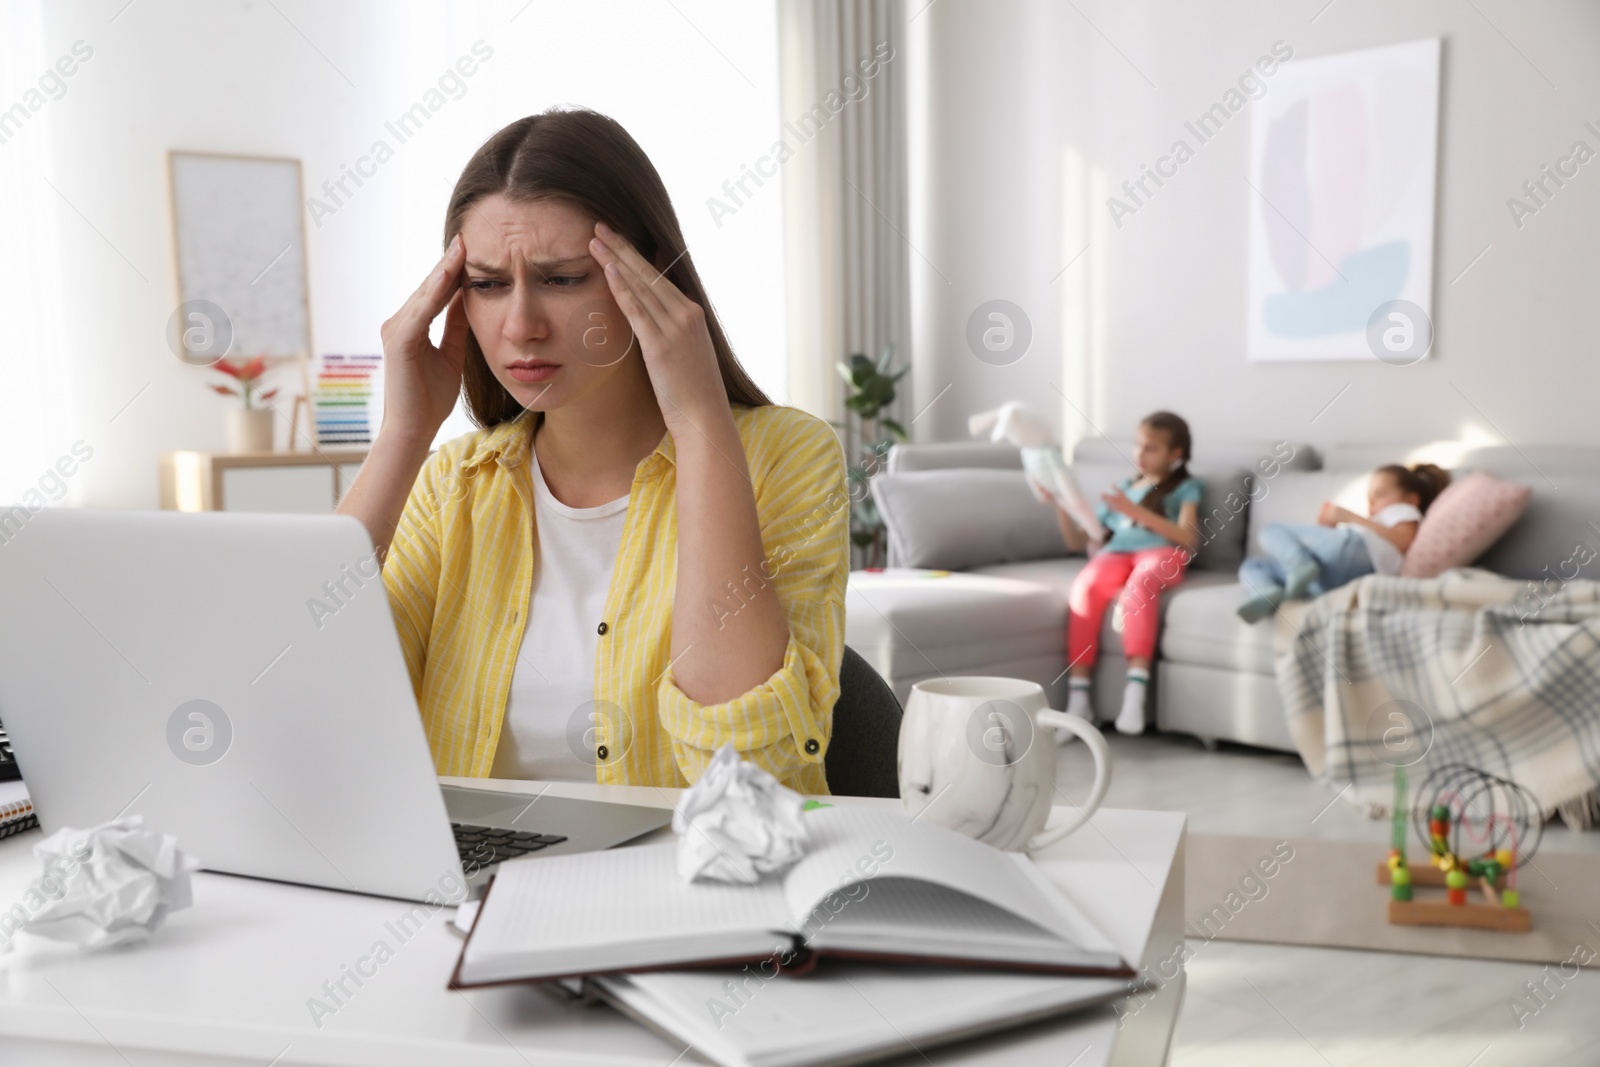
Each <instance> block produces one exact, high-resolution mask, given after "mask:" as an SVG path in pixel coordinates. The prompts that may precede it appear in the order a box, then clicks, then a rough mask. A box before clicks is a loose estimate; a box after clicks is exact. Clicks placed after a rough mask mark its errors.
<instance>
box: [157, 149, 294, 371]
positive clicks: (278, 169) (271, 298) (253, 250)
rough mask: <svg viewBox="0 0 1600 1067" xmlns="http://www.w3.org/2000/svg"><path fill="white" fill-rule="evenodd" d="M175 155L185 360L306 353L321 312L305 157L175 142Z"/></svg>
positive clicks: (171, 168) (172, 170) (171, 163)
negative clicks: (310, 291)
mask: <svg viewBox="0 0 1600 1067" xmlns="http://www.w3.org/2000/svg"><path fill="white" fill-rule="evenodd" d="M167 162H168V174H169V177H170V186H171V195H172V225H173V246H174V249H175V252H176V261H177V273H178V300H179V303H180V304H182V305H183V308H182V310H183V311H184V312H185V313H186V314H185V315H184V316H183V317H182V324H183V331H182V334H181V341H180V344H181V350H182V352H183V353H184V359H185V362H190V363H194V364H196V365H199V366H205V365H209V364H211V363H214V362H216V360H217V359H220V358H221V357H223V356H228V357H230V358H250V357H253V356H266V357H268V358H269V359H271V358H274V357H277V358H285V359H302V360H303V359H304V358H305V357H306V356H308V355H309V354H310V352H311V315H310V301H309V298H308V296H307V284H306V253H305V227H304V222H303V215H302V204H303V203H304V197H303V195H302V192H301V181H300V161H299V160H298V159H284V158H276V157H269V156H237V155H218V154H213V153H208V152H179V151H174V152H169V153H168V154H167ZM189 312H192V314H187V313H189Z"/></svg>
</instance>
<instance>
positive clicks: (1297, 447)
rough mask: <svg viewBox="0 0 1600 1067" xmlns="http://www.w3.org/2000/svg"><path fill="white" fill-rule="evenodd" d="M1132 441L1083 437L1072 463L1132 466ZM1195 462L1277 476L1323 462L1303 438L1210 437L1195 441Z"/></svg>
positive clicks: (1306, 469) (1206, 465)
mask: <svg viewBox="0 0 1600 1067" xmlns="http://www.w3.org/2000/svg"><path fill="white" fill-rule="evenodd" d="M1132 456H1133V442H1132V441H1114V440H1112V439H1111V438H1109V437H1085V438H1083V439H1082V440H1081V441H1079V442H1078V443H1077V444H1076V445H1075V446H1073V449H1072V461H1073V462H1074V463H1121V464H1122V465H1123V466H1127V467H1131V466H1133V460H1132V458H1131V457H1132ZM1194 458H1195V462H1196V463H1198V464H1200V465H1201V466H1203V467H1243V468H1244V469H1245V470H1247V471H1250V472H1251V473H1252V474H1260V475H1265V476H1266V477H1268V478H1273V477H1276V476H1277V472H1278V471H1280V470H1301V471H1313V470H1316V469H1317V468H1318V467H1320V466H1322V465H1323V463H1322V459H1321V457H1320V456H1319V455H1318V454H1317V450H1316V449H1315V448H1312V447H1311V446H1310V445H1308V444H1306V443H1305V442H1304V441H1230V440H1222V441H1212V440H1208V439H1205V438H1201V439H1200V440H1199V442H1198V443H1197V444H1196V445H1195V450H1194Z"/></svg>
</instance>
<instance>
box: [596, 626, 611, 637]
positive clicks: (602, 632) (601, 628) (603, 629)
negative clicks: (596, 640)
mask: <svg viewBox="0 0 1600 1067" xmlns="http://www.w3.org/2000/svg"><path fill="white" fill-rule="evenodd" d="M609 629H611V627H609V626H607V625H606V624H605V623H601V624H600V625H599V626H597V627H595V631H594V632H595V633H597V634H599V635H600V636H601V637H604V636H605V635H606V631H607V630H609Z"/></svg>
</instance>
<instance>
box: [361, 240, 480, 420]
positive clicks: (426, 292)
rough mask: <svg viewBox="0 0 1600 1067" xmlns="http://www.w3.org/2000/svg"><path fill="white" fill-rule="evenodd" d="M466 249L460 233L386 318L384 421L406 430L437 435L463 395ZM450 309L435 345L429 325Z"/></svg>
mask: <svg viewBox="0 0 1600 1067" xmlns="http://www.w3.org/2000/svg"><path fill="white" fill-rule="evenodd" d="M465 259H466V250H465V248H464V246H463V245H462V242H461V235H460V234H457V235H456V236H455V237H453V238H452V239H451V241H450V246H449V247H448V248H447V249H445V253H444V256H443V258H441V259H440V260H439V263H438V265H437V266H436V267H434V269H433V271H432V272H430V273H429V275H428V277H427V278H426V279H425V280H424V281H423V283H422V284H421V285H419V286H418V287H417V289H416V291H415V292H414V293H412V294H411V297H410V299H408V300H407V301H406V302H405V304H404V305H403V306H402V307H401V308H400V310H399V311H397V312H395V313H394V315H392V316H391V317H390V318H389V320H388V321H387V322H385V323H384V324H383V329H382V331H381V336H382V337H383V379H384V384H383V422H384V425H385V426H392V427H393V428H394V429H395V430H396V431H398V432H401V433H403V434H407V435H411V436H416V437H422V438H426V439H427V440H428V441H430V442H431V441H432V440H433V437H434V435H435V434H437V433H438V432H439V427H440V426H442V425H443V424H444V420H445V419H447V418H449V416H450V412H451V411H452V410H454V409H455V406H456V400H457V398H458V397H459V396H460V395H461V373H462V368H463V366H464V365H465V363H466V356H467V350H466V340H467V313H466V309H465V307H464V306H463V305H462V298H463V295H464V290H463V289H462V288H461V264H462V263H463V262H464V261H465ZM446 308H448V309H449V310H448V312H447V313H446V315H445V320H444V334H443V336H441V337H440V338H439V343H438V344H437V345H435V344H434V343H433V342H432V341H430V340H429V339H428V328H429V326H431V325H432V323H433V320H434V319H436V318H438V317H439V312H441V311H445V310H446Z"/></svg>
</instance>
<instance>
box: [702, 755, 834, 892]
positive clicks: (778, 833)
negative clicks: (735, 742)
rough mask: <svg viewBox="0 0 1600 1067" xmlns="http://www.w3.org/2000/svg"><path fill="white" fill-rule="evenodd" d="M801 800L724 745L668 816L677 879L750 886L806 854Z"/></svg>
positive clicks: (770, 776) (799, 796)
mask: <svg viewBox="0 0 1600 1067" xmlns="http://www.w3.org/2000/svg"><path fill="white" fill-rule="evenodd" d="M804 804H805V798H804V797H802V796H801V795H800V794H799V793H796V792H795V791H794V790H792V789H789V788H787V787H785V786H783V785H782V784H780V783H779V782H778V780H777V779H776V778H774V777H772V775H770V774H768V773H767V772H766V771H764V770H762V769H761V768H760V767H757V766H756V765H755V764H753V763H749V762H746V761H744V760H741V759H740V758H739V753H738V752H737V751H736V750H735V749H734V747H733V746H732V745H723V746H722V747H721V748H719V749H717V752H716V755H714V756H713V757H712V758H711V763H710V765H709V766H707V767H706V769H705V773H704V774H702V775H701V776H700V780H699V781H698V782H696V783H695V784H694V785H692V786H690V787H689V788H688V789H687V790H685V791H684V794H683V797H682V798H681V799H680V800H679V801H678V806H677V807H676V808H675V809H673V812H672V829H673V830H674V831H676V832H677V834H678V875H679V876H680V877H681V878H682V879H683V880H684V881H686V882H692V881H694V880H695V879H696V878H706V879H710V880H712V881H717V882H739V883H743V884H746V885H753V884H755V883H756V882H757V881H759V880H760V878H761V876H762V875H763V874H766V873H768V872H771V871H780V870H782V869H783V868H785V867H787V866H789V864H791V863H793V862H794V861H795V860H797V859H799V858H800V857H801V856H802V855H804V854H805V846H806V840H807V838H806V828H805V824H804V822H803V821H802V819H801V810H802V806H803V805H804Z"/></svg>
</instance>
